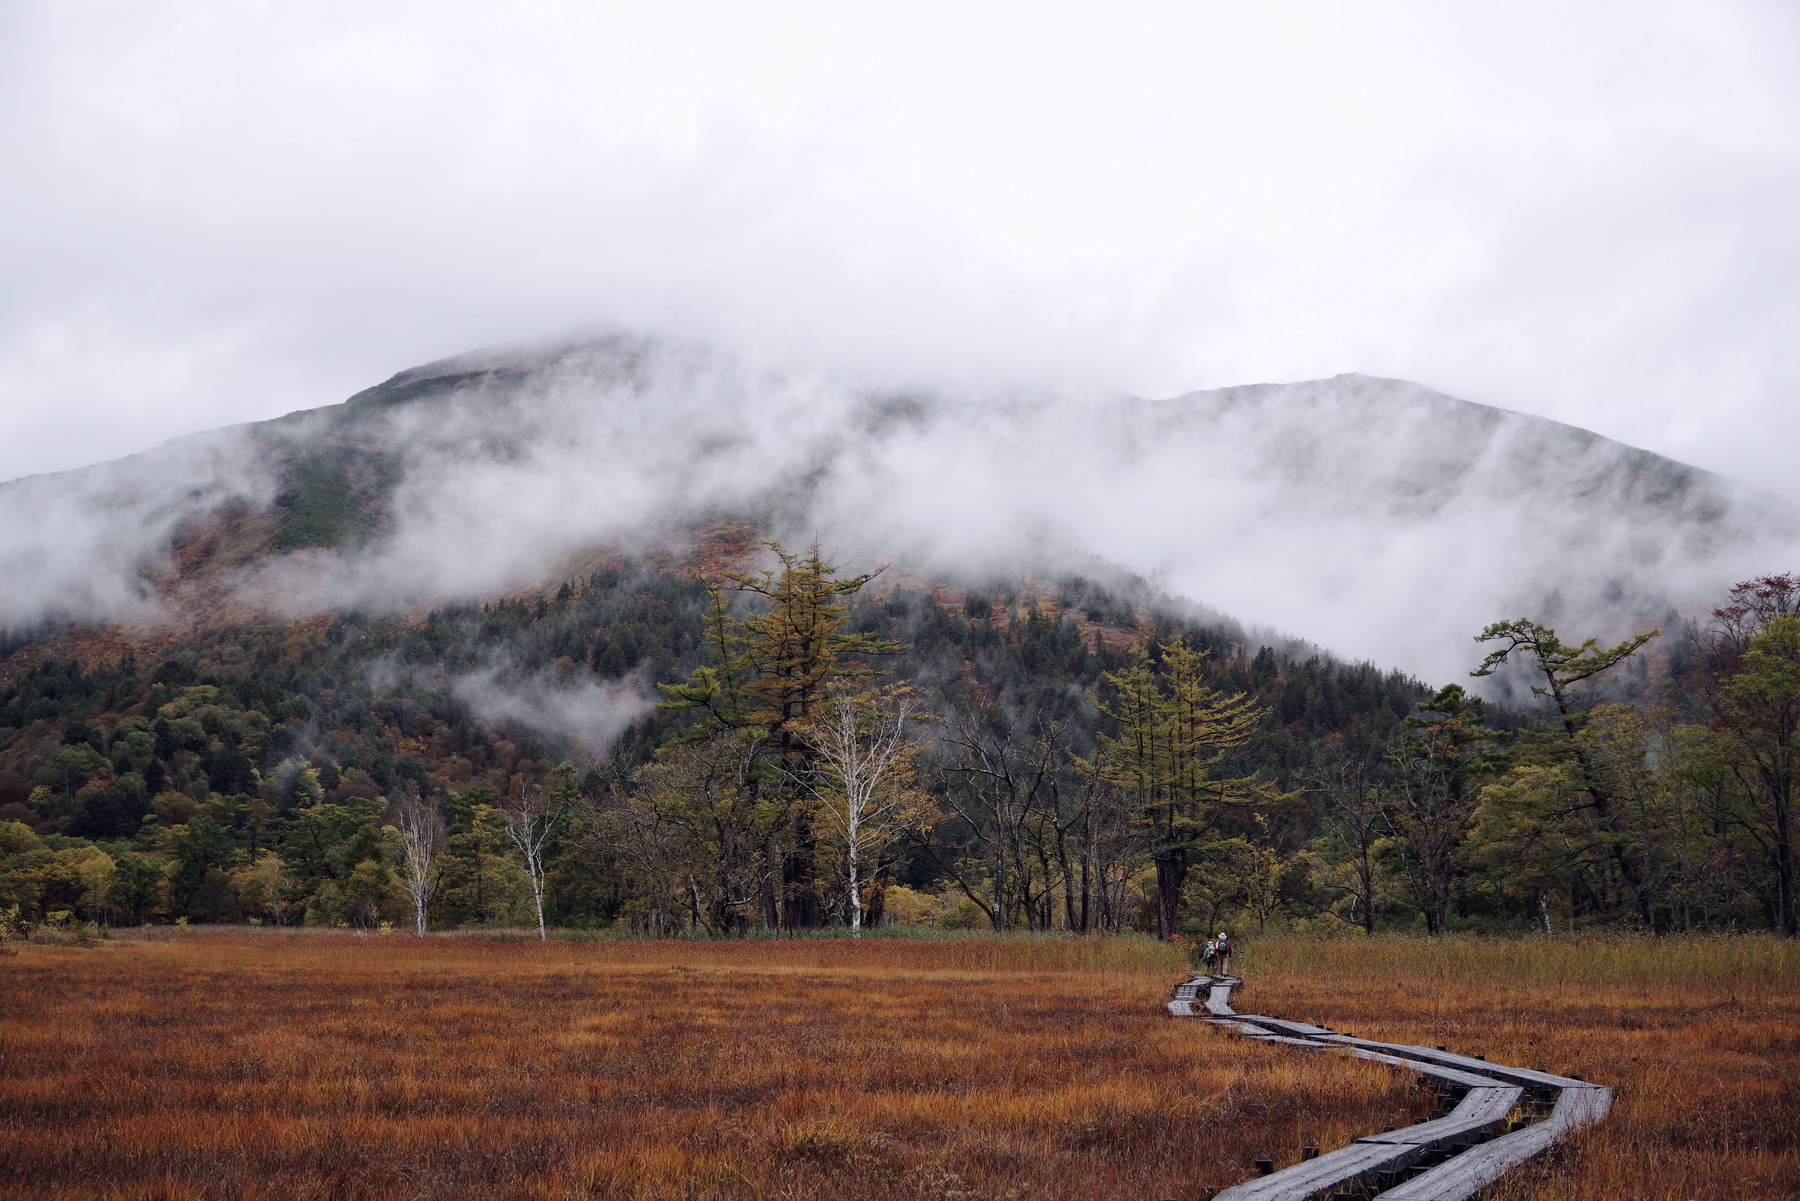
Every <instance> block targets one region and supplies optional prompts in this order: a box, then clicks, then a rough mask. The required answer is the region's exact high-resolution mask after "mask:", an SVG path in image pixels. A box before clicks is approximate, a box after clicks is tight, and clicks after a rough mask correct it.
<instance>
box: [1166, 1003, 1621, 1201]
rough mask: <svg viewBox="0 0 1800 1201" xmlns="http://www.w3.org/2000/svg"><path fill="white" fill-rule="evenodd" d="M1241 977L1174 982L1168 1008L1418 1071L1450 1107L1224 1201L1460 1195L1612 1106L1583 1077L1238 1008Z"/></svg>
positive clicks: (1448, 1198)
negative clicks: (1235, 993) (1234, 1003)
mask: <svg viewBox="0 0 1800 1201" xmlns="http://www.w3.org/2000/svg"><path fill="white" fill-rule="evenodd" d="M1242 983H1243V981H1242V980H1239V979H1238V978H1236V977H1235V976H1217V977H1215V976H1195V977H1194V978H1193V979H1192V980H1189V981H1188V982H1187V983H1185V984H1179V985H1177V986H1176V988H1175V999H1174V1000H1173V1001H1170V1002H1169V1012H1170V1013H1171V1014H1174V1015H1175V1016H1176V1017H1204V1018H1205V1019H1206V1020H1207V1021H1209V1022H1211V1023H1213V1024H1214V1025H1216V1026H1223V1027H1224V1028H1226V1029H1228V1030H1231V1031H1233V1032H1235V1033H1237V1034H1239V1035H1242V1036H1244V1037H1246V1038H1255V1039H1259V1040H1261V1041H1264V1042H1275V1043H1282V1044H1284V1045H1288V1046H1295V1047H1308V1048H1311V1049H1314V1050H1338V1051H1344V1052H1347V1053H1348V1054H1351V1055H1356V1056H1360V1057H1361V1058H1363V1059H1373V1060H1375V1061H1376V1062H1377V1063H1385V1064H1391V1065H1392V1066H1394V1067H1397V1068H1404V1069H1406V1070H1407V1071H1411V1072H1416V1073H1418V1075H1419V1077H1420V1078H1421V1080H1422V1081H1423V1080H1435V1081H1436V1082H1437V1084H1438V1102H1439V1105H1440V1106H1441V1107H1443V1108H1445V1109H1446V1110H1447V1112H1446V1113H1444V1115H1443V1116H1442V1117H1438V1118H1434V1119H1432V1120H1431V1121H1428V1122H1421V1123H1420V1124H1418V1125H1417V1126H1408V1127H1406V1128H1405V1129H1402V1130H1389V1131H1384V1132H1383V1133H1381V1134H1372V1135H1369V1136H1367V1137H1366V1138H1359V1139H1357V1140H1356V1141H1355V1142H1353V1143H1351V1144H1350V1145H1349V1146H1348V1147H1343V1148H1340V1149H1339V1150H1336V1151H1330V1152H1327V1153H1326V1154H1324V1155H1318V1154H1316V1152H1315V1153H1314V1158H1311V1159H1304V1158H1303V1159H1302V1160H1301V1161H1300V1162H1299V1163H1297V1164H1295V1165H1294V1166H1293V1167H1291V1168H1287V1169H1285V1170H1283V1171H1280V1172H1271V1173H1270V1174H1269V1175H1267V1176H1261V1177H1258V1178H1257V1179H1255V1180H1251V1181H1249V1182H1247V1183H1245V1184H1239V1185H1235V1186H1233V1187H1231V1188H1228V1189H1225V1190H1224V1191H1223V1192H1220V1193H1218V1194H1216V1197H1217V1201H1227V1199H1229V1201H1278V1199H1279V1201H1289V1199H1291V1201H1312V1199H1314V1198H1330V1197H1345V1198H1366V1197H1380V1198H1381V1201H1463V1199H1464V1198H1466V1197H1471V1196H1473V1195H1474V1194H1475V1193H1476V1192H1478V1191H1479V1190H1480V1189H1481V1188H1483V1187H1484V1186H1486V1185H1488V1184H1491V1183H1493V1182H1494V1181H1495V1180H1496V1179H1498V1178H1499V1177H1500V1175H1501V1174H1502V1173H1504V1172H1505V1171H1506V1170H1507V1169H1508V1168H1511V1167H1513V1166H1515V1165H1517V1164H1521V1163H1524V1162H1525V1161H1526V1160H1528V1159H1530V1158H1531V1157H1532V1156H1534V1155H1538V1154H1541V1153H1542V1152H1544V1151H1546V1150H1548V1149H1549V1147H1550V1146H1551V1144H1553V1143H1555V1142H1556V1141H1557V1140H1558V1139H1560V1138H1562V1137H1564V1136H1565V1135H1567V1134H1568V1133H1569V1132H1570V1131H1572V1130H1574V1129H1575V1128H1576V1127H1578V1126H1584V1125H1587V1124H1588V1123H1590V1122H1597V1121H1599V1120H1600V1119H1601V1118H1603V1117H1605V1116H1606V1113H1607V1110H1608V1109H1610V1108H1611V1107H1612V1089H1610V1088H1605V1087H1603V1086H1601V1085H1597V1084H1589V1083H1588V1082H1587V1081H1585V1080H1577V1079H1574V1078H1573V1077H1569V1076H1555V1075H1551V1074H1550V1073H1548V1072H1538V1071H1533V1070H1531V1069H1530V1068H1513V1067H1507V1066H1506V1065H1505V1064H1498V1063H1489V1062H1487V1061H1486V1060H1485V1059H1471V1058H1469V1057H1468V1056H1466V1055H1455V1054H1452V1053H1450V1052H1448V1051H1445V1050H1444V1049H1443V1048H1442V1047H1411V1046H1403V1045H1399V1044H1395V1043H1379V1042H1372V1041H1370V1040H1369V1039H1366V1038H1353V1037H1351V1036H1350V1035H1348V1034H1337V1033H1334V1032H1333V1031H1330V1030H1327V1029H1325V1028H1324V1027H1322V1026H1313V1025H1309V1024H1307V1023H1306V1022H1289V1021H1283V1020H1282V1019H1280V1018H1268V1017H1259V1016H1256V1015H1254V1014H1241V1013H1238V1012H1236V1011H1235V1010H1233V1009H1232V1008H1231V990H1232V989H1234V988H1236V987H1238V986H1239V985H1240V984H1242ZM1203 993H1204V994H1205V996H1204V998H1203V997H1202V994H1203ZM1196 1005H1198V1006H1200V1007H1201V1011H1196V1009H1195V1006H1196ZM1202 1011H1203V1012H1202ZM1452 1103H1454V1104H1452ZM1304 1154H1306V1152H1304V1151H1303V1152H1302V1155H1304Z"/></svg>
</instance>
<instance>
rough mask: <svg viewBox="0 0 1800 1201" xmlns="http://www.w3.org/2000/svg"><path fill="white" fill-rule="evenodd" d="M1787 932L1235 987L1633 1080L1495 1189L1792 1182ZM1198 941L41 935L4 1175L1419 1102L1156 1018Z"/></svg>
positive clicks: (1281, 1150) (794, 1154)
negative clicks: (1549, 1155) (1610, 1105)
mask: <svg viewBox="0 0 1800 1201" xmlns="http://www.w3.org/2000/svg"><path fill="white" fill-rule="evenodd" d="M1796 950H1797V949H1796V948H1795V947H1794V946H1792V945H1791V944H1786V943H1781V942H1777V941H1773V940H1758V939H1735V940H1727V939H1720V940H1708V941H1705V942H1701V941H1684V940H1667V939H1664V940H1659V941H1650V940H1632V939H1580V940H1573V941H1566V942H1537V943H1506V942H1474V941H1468V942H1465V941H1459V940H1447V941H1440V942H1437V943H1425V942H1420V941H1411V940H1398V939H1396V940H1393V941H1376V942H1372V943H1329V942H1310V941H1309V942H1299V941H1295V942H1280V941H1268V942H1264V943H1261V944H1259V945H1257V946H1256V947H1255V948H1254V949H1253V951H1252V955H1251V958H1250V960H1249V965H1248V972H1247V977H1248V980H1249V984H1248V985H1247V987H1246V990H1245V992H1244V994H1243V995H1242V997H1241V998H1240V1001H1239V1008H1240V1009H1242V1010H1244V1011H1245V1012H1263V1013H1276V1014H1282V1015H1286V1016H1296V1017H1304V1018H1306V1019H1308V1020H1315V1021H1323V1022H1326V1023H1328V1024H1331V1025H1334V1026H1337V1027H1338V1028H1341V1029H1348V1030H1352V1031H1354V1032H1355V1033H1358V1034H1365V1035H1368V1036H1372V1037H1383V1038H1395V1039H1404V1040H1407V1041H1420V1042H1428V1043H1432V1044H1439V1043H1441V1044H1445V1045H1448V1046H1451V1047H1453V1048H1454V1049H1458V1050H1467V1051H1471V1052H1478V1053H1484V1054H1487V1055H1488V1056H1489V1057H1490V1058H1493V1059H1498V1060H1503V1061H1507V1062H1513V1063H1520V1064H1525V1065H1527V1066H1542V1067H1547V1068H1552V1069H1554V1070H1557V1071H1564V1072H1574V1073H1576V1074H1579V1075H1582V1076H1584V1077H1587V1078H1589V1079H1594V1080H1598V1081H1601V1082H1604V1083H1609V1084H1613V1085H1615V1086H1616V1087H1617V1089H1618V1098H1619V1099H1618V1103H1617V1106H1616V1107H1615V1110H1614V1115H1613V1117H1612V1118H1611V1119H1610V1120H1609V1121H1608V1122H1607V1123H1606V1124H1605V1125H1604V1126H1603V1127H1601V1128H1600V1129H1599V1130H1597V1131H1594V1132H1592V1133H1589V1134H1586V1135H1584V1136H1582V1137H1581V1138H1580V1139H1578V1140H1577V1141H1576V1142H1575V1143H1573V1144H1571V1145H1570V1146H1569V1147H1568V1149H1567V1150H1566V1151H1565V1152H1563V1153H1561V1154H1559V1155H1558V1156H1557V1157H1555V1158H1554V1159H1552V1160H1548V1161H1545V1162H1543V1163H1542V1164H1539V1165H1533V1166H1531V1167H1529V1168H1527V1169H1526V1170H1525V1171H1524V1172H1523V1173H1522V1174H1521V1175H1520V1176H1518V1177H1517V1178H1515V1179H1513V1180H1510V1181H1508V1182H1507V1183H1506V1184H1504V1185H1502V1186H1501V1188H1500V1189H1499V1190H1498V1192H1497V1194H1496V1195H1498V1196H1503V1197H1508V1198H1512V1197H1525V1196H1533V1197H1583V1198H1611V1197H1621V1198H1623V1197H1683V1198H1686V1197H1726V1196H1730V1197H1752V1196H1754V1197H1780V1196H1795V1195H1800V1187H1797V1182H1800V1134H1797V1128H1800V1104H1797V1103H1796V1099H1795V1086H1796V1083H1797V1082H1800V998H1797V997H1796V993H1797V992H1800V955H1797V954H1796ZM1184 974H1185V966H1184V962H1183V960H1182V958H1181V957H1180V954H1179V952H1178V951H1177V950H1176V949H1175V948H1172V947H1168V946H1164V945H1161V944H1157V943H1153V942H1150V941H1147V940H1136V939H1116V940H1091V941H1081V940H1075V939H1050V938H1014V939H997V938H968V939H961V940H954V941H951V940H940V941H911V940H892V939H865V940H862V941H860V942H852V941H850V940H847V939H817V940H794V941H787V940H783V941H766V942H741V943H673V942H663V943H656V942H630V941H602V942H572V941H554V940H553V941H551V942H549V943H544V944H540V943H537V942H535V941H521V942H500V941H488V940H481V939H474V938H452V937H434V938H430V939H426V940H423V941H416V940H413V939H410V938H405V937H401V936H397V935H387V936H358V935H352V934H324V935H321V934H297V933H286V932H279V931H270V930H257V931H248V930H206V931H187V932H182V933H176V932H174V931H172V930H168V929H167V928H164V929H160V930H156V931H150V932H141V933H138V934H135V935H126V936H124V937H121V938H118V939H115V940H113V941H112V942H109V943H102V944H100V945H97V946H92V947H80V946H42V945H28V946H24V947H21V948H19V949H18V953H17V954H16V955H12V956H8V957H6V958H4V959H0V1012H3V1013H4V1015H5V1018H4V1021H0V1138H3V1140H4V1145H5V1147H6V1153H5V1154H4V1155H0V1193H3V1194H4V1195H5V1196H7V1197H30V1198H39V1197H42V1198H49V1197H66V1198H78V1197H79V1198H89V1197H92V1198H101V1197H119V1198H124V1197H134V1198H137V1197H157V1198H181V1197H221V1198H223V1197H282V1198H288V1197H318V1198H325V1197H368V1198H376V1197H382V1198H387V1197H471V1198H472V1197H511V1196H523V1197H544V1198H562V1197H642V1198H852V1197H854V1198H859V1199H860V1198H877V1199H879V1198H969V1199H974V1198H990V1197H991V1198H1012V1199H1015V1201H1016V1199H1022V1198H1071V1199H1073V1198H1078V1197H1079V1198H1088V1199H1096V1198H1119V1199H1121V1201H1154V1199H1156V1198H1165V1197H1168V1198H1180V1199H1182V1201H1188V1199H1191V1198H1196V1197H1198V1196H1199V1195H1200V1188H1201V1186H1203V1185H1212V1186H1220V1185H1226V1184H1231V1183H1234V1182H1236V1181H1239V1180H1242V1179H1245V1178H1247V1177H1249V1176H1250V1175H1251V1174H1252V1173H1253V1168H1252V1161H1253V1160H1254V1159H1256V1158H1258V1157H1272V1158H1274V1159H1275V1160H1276V1161H1277V1162H1278V1163H1280V1164H1283V1165H1285V1164H1286V1163H1289V1162H1292V1161H1294V1160H1295V1159H1297V1158H1298V1156H1299V1148H1300V1147H1301V1146H1302V1145H1319V1146H1323V1147H1326V1148H1330V1147H1333V1146H1337V1145H1341V1144H1343V1143H1345V1142H1348V1141H1349V1140H1350V1139H1352V1138H1354V1137H1356V1136H1357V1135H1359V1134H1363V1133H1368V1132H1371V1131H1374V1130H1377V1129H1379V1128H1380V1127H1381V1126H1383V1125H1404V1124H1406V1123H1408V1122H1411V1121H1414V1120H1417V1119H1419V1118H1422V1117H1423V1116H1425V1112H1426V1110H1427V1108H1428V1106H1429V1104H1430V1098H1428V1097H1427V1096H1425V1095H1424V1094H1423V1093H1421V1092H1419V1091H1417V1090H1416V1089H1415V1086H1414V1084H1413V1081H1412V1078H1411V1077H1410V1076H1409V1075H1407V1074H1405V1073H1398V1072H1394V1071H1391V1070H1390V1069H1387V1068H1384V1067H1381V1066H1379V1065H1374V1064H1368V1063H1364V1062H1362V1061H1358V1060H1352V1059H1347V1058H1341V1057H1337V1056H1318V1055H1308V1054H1306V1053H1303V1052H1297V1051H1294V1050H1291V1049H1288V1048H1283V1047H1269V1046H1261V1045H1257V1044H1254V1043H1252V1042H1249V1041H1247V1040H1242V1039H1236V1038H1232V1037H1230V1036H1228V1035H1225V1034H1222V1033H1219V1032H1217V1031H1215V1030H1213V1029H1212V1028H1210V1027H1207V1026H1205V1025H1204V1024H1202V1023H1199V1022H1194V1021H1178V1020H1173V1019H1170V1018H1168V1017H1166V1016H1165V1014H1164V1010H1163V1003H1164V1002H1165V1001H1166V1000H1167V999H1168V997H1169V994H1170V988H1171V986H1172V985H1173V984H1174V983H1175V982H1176V981H1177V980H1178V979H1180V978H1182V977H1183V976H1184Z"/></svg>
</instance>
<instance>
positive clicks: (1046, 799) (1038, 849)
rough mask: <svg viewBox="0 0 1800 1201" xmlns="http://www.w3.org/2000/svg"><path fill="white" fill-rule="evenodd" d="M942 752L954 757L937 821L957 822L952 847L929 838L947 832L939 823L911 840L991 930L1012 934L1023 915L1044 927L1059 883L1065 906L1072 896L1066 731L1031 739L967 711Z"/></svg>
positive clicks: (990, 715)
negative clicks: (1064, 783) (1063, 784)
mask: <svg viewBox="0 0 1800 1201" xmlns="http://www.w3.org/2000/svg"><path fill="white" fill-rule="evenodd" d="M943 746H944V747H945V749H947V750H950V751H952V752H953V753H954V755H955V758H954V760H953V761H952V762H951V763H950V764H949V765H948V766H947V768H945V770H944V772H943V775H944V780H943V787H942V795H943V802H942V803H943V806H944V811H943V812H941V813H940V814H938V815H937V816H938V817H940V818H944V817H948V818H951V819H954V820H953V821H952V822H951V823H950V824H951V826H952V827H953V828H955V829H957V830H958V834H957V835H952V836H950V837H954V838H956V841H955V842H953V843H950V844H949V845H944V839H943V838H942V837H937V838H934V837H931V835H933V834H940V835H941V834H942V832H941V831H940V830H939V829H938V826H937V824H936V823H933V824H932V825H927V826H921V827H920V828H919V829H917V830H916V831H915V832H914V841H915V842H916V843H917V844H918V846H919V847H920V848H921V849H923V850H924V851H925V853H926V854H927V855H929V856H930V857H931V859H932V860H933V862H935V863H937V865H938V866H939V867H940V868H941V869H942V870H943V871H944V872H945V873H946V874H947V875H949V877H950V878H951V879H952V880H954V881H955V882H956V884H957V887H959V888H961V889H962V891H963V895H964V896H966V897H968V899H969V900H970V901H971V902H973V903H974V904H975V906H976V907H977V908H979V909H980V910H981V911H982V913H983V914H985V915H986V916H987V919H988V924H989V925H991V926H992V927H993V928H994V929H996V930H1010V929H1012V928H1013V925H1014V923H1015V922H1017V921H1018V920H1019V919H1020V918H1021V917H1022V918H1023V919H1024V920H1025V923H1026V926H1027V927H1028V928H1029V929H1032V930H1038V929H1045V928H1048V927H1049V926H1050V924H1051V910H1050V896H1051V893H1052V892H1053V891H1054V890H1055V889H1056V888H1057V887H1058V886H1059V885H1061V886H1062V887H1063V890H1064V896H1065V901H1067V900H1068V894H1069V893H1070V891H1072V890H1071V888H1070V884H1071V881H1070V879H1069V876H1070V872H1069V863H1068V836H1069V833H1070V828H1071V826H1072V825H1073V824H1074V821H1075V816H1074V815H1069V816H1067V817H1065V816H1064V814H1063V813H1062V811H1061V810H1062V790H1061V788H1060V775H1061V772H1062V770H1063V767H1064V750H1063V746H1062V731H1061V730H1060V729H1059V728H1058V727H1056V726H1055V725H1051V726H1049V727H1048V728H1042V729H1040V730H1039V731H1038V733H1037V736H1036V737H1035V738H1031V739H1029V740H1027V739H1026V738H1024V737H1022V736H1020V734H1019V731H1018V723H1014V722H1010V721H1006V720H1004V719H1003V718H1002V717H1001V716H1000V715H999V714H998V713H996V712H994V711H993V710H991V709H988V710H986V711H984V712H982V713H980V714H975V713H970V712H966V711H965V712H960V713H958V714H957V715H956V720H955V724H954V727H953V729H952V730H951V731H950V732H948V733H947V734H946V735H945V736H944V738H943ZM1096 783H1097V782H1096ZM1090 791H1091V790H1090ZM958 823H960V825H958ZM1086 886H1087V883H1086V881H1085V880H1084V882H1083V888H1084V889H1085V888H1086ZM1083 908H1084V909H1085V908H1086V900H1085V895H1084V899H1083ZM1069 917H1070V922H1069V924H1070V927H1071V928H1072V929H1083V928H1084V926H1083V924H1082V923H1084V922H1085V920H1086V918H1085V916H1083V917H1081V918H1079V919H1077V918H1076V916H1075V915H1074V914H1073V913H1071V914H1069Z"/></svg>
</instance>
